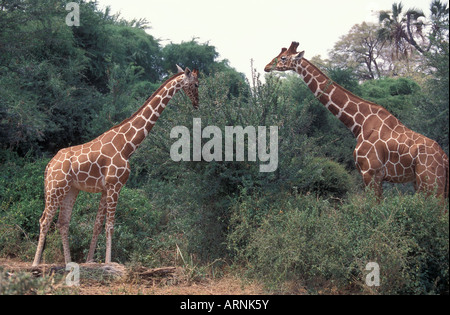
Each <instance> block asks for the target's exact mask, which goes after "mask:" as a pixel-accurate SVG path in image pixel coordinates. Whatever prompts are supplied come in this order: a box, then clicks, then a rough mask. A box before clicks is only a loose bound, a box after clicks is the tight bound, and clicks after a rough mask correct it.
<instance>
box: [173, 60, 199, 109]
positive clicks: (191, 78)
mask: <svg viewBox="0 0 450 315" xmlns="http://www.w3.org/2000/svg"><path fill="white" fill-rule="evenodd" d="M177 68H178V73H181V72H184V78H183V81H182V82H181V85H182V88H183V91H184V92H185V93H186V95H187V96H189V98H190V99H191V101H192V106H194V108H195V109H198V70H197V69H194V70H192V71H191V70H190V69H189V68H186V70H183V69H182V68H181V67H180V66H178V65H177Z"/></svg>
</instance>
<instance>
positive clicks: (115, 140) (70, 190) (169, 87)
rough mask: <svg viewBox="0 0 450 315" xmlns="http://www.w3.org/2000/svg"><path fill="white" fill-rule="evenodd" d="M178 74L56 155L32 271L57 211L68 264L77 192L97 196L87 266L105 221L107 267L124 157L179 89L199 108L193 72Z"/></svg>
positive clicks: (48, 176)
mask: <svg viewBox="0 0 450 315" xmlns="http://www.w3.org/2000/svg"><path fill="white" fill-rule="evenodd" d="M177 67H178V73H177V74H175V75H174V76H172V77H171V78H170V79H168V80H167V81H166V82H164V83H163V84H162V85H161V86H160V87H159V88H158V89H157V90H156V91H155V92H154V93H153V94H152V96H150V97H149V98H148V99H147V101H146V102H145V103H144V105H142V107H141V108H140V109H139V110H138V111H136V112H135V113H134V114H133V115H131V116H130V117H129V118H127V119H125V120H124V121H123V122H121V123H120V124H118V125H116V126H114V127H112V128H111V129H110V130H108V131H106V132H105V133H103V134H102V135H100V136H99V137H97V138H95V139H94V140H92V141H90V142H87V143H85V144H82V145H78V146H73V147H68V148H65V149H62V150H60V151H59V152H58V153H57V154H56V155H55V156H54V157H53V159H52V160H51V161H50V162H49V163H48V165H47V167H46V169H45V175H44V176H45V182H44V185H45V187H44V188H45V209H44V212H43V214H42V217H41V219H40V234H39V242H38V246H37V249H36V255H35V258H34V262H33V266H37V265H39V263H40V260H41V255H42V251H43V248H44V243H45V236H46V234H47V232H48V230H49V227H50V224H51V222H52V219H53V217H54V215H55V214H56V212H57V210H58V208H60V211H59V217H58V223H57V226H58V228H59V230H60V234H61V239H62V243H63V251H64V260H65V262H66V264H67V263H69V262H71V258H70V250H69V240H68V236H69V222H70V217H71V213H72V208H73V205H74V203H75V200H76V198H77V195H78V193H79V191H80V190H83V191H87V192H92V193H102V196H101V201H100V206H99V209H98V212H97V216H96V219H95V223H94V231H93V236H92V240H91V243H90V248H89V253H88V257H87V262H92V261H93V259H94V252H95V248H96V246H97V239H98V235H99V234H100V232H101V230H102V227H103V223H104V222H105V218H106V223H105V231H106V256H105V263H107V264H108V263H111V244H112V235H113V227H114V214H115V211H116V205H117V201H118V198H119V194H120V190H121V189H122V187H123V186H124V185H125V183H126V181H127V180H128V177H129V175H130V164H129V161H128V160H129V158H130V156H131V155H132V154H133V153H134V152H135V151H136V149H137V148H138V147H139V145H140V144H141V143H142V141H143V140H144V139H145V137H146V136H147V135H148V133H149V132H150V130H151V129H152V128H153V126H154V125H155V123H156V121H157V119H158V118H159V117H160V115H161V113H162V111H163V110H164V108H165V107H166V105H167V103H168V102H169V101H170V99H171V98H172V97H173V96H174V95H175V93H177V92H178V91H179V90H180V89H183V90H184V91H185V93H186V94H187V95H188V96H189V98H190V99H191V101H192V105H193V107H194V108H195V109H198V71H197V70H193V71H191V70H189V68H186V70H185V71H183V70H182V69H181V68H180V67H179V66H177Z"/></svg>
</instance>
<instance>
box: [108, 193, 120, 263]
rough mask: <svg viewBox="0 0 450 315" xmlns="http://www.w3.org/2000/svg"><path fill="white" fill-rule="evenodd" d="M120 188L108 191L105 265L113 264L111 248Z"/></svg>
mask: <svg viewBox="0 0 450 315" xmlns="http://www.w3.org/2000/svg"><path fill="white" fill-rule="evenodd" d="M121 188H122V186H121V185H120V187H116V188H111V189H108V191H107V197H106V223H105V232H106V254H105V264H110V263H111V247H112V236H113V233H114V217H115V214H116V206H117V201H118V200H119V193H120V189H121Z"/></svg>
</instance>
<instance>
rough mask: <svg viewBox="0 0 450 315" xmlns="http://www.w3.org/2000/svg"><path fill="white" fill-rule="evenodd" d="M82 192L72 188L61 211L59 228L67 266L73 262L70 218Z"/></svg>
mask: <svg viewBox="0 0 450 315" xmlns="http://www.w3.org/2000/svg"><path fill="white" fill-rule="evenodd" d="M79 192H80V191H79V190H78V189H77V188H75V187H72V188H71V189H70V190H69V192H68V193H67V194H66V196H65V197H64V199H63V201H62V203H61V209H60V211H59V218H58V228H59V232H60V234H61V239H62V243H63V251H64V261H65V263H66V265H67V264H68V263H70V262H71V258H70V247H69V225H70V217H71V216H72V209H73V205H74V204H75V201H76V199H77V196H78V193H79Z"/></svg>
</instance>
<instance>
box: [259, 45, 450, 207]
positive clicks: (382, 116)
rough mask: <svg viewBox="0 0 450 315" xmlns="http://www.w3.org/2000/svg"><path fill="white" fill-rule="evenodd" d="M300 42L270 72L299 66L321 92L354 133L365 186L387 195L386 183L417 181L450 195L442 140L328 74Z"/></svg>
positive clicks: (276, 60) (268, 68)
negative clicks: (405, 122) (300, 48)
mask: <svg viewBox="0 0 450 315" xmlns="http://www.w3.org/2000/svg"><path fill="white" fill-rule="evenodd" d="M298 45H299V43H298V42H292V44H291V46H290V47H289V49H286V48H283V49H282V50H281V53H280V54H279V55H278V56H277V57H275V58H274V59H273V60H272V61H271V62H270V63H269V64H267V66H266V67H265V68H264V70H265V71H266V72H270V71H272V70H277V71H288V70H293V71H296V72H297V73H298V74H299V75H300V77H301V78H302V80H303V81H304V82H305V83H306V85H307V86H308V87H309V89H310V90H311V91H312V92H313V93H314V95H315V97H316V98H317V99H318V100H319V101H320V102H321V103H322V104H323V105H325V107H326V108H327V109H328V110H329V111H330V112H331V113H332V114H334V115H335V116H336V117H337V118H338V119H339V120H340V121H341V122H342V123H344V125H345V126H347V128H348V129H349V130H350V131H351V132H352V133H353V135H354V136H355V138H356V142H357V143H356V148H355V150H354V152H353V157H354V160H355V165H356V168H357V169H358V171H359V172H360V174H361V175H362V178H363V182H364V184H365V186H366V187H367V186H369V187H372V188H373V189H374V190H375V194H376V196H377V197H378V198H379V199H380V198H381V197H382V194H383V191H382V182H383V181H387V182H391V183H407V182H414V188H415V190H416V191H426V192H427V193H431V192H432V191H433V190H435V192H436V194H437V196H442V197H443V198H444V199H446V198H447V197H448V186H449V174H448V172H449V161H448V157H447V155H446V154H445V152H444V151H443V150H442V148H441V147H440V146H439V144H437V142H435V141H433V140H431V139H429V138H427V137H425V136H423V135H421V134H419V133H417V132H414V131H412V130H410V129H409V128H407V127H406V126H405V125H403V124H402V123H401V122H400V121H399V120H398V119H397V118H395V117H394V116H393V115H392V114H391V113H389V112H388V111H387V110H386V109H385V108H383V107H382V106H380V105H377V104H375V103H372V102H369V101H366V100H363V99H362V98H360V97H358V96H356V95H354V94H352V93H351V92H349V91H347V90H346V89H344V88H343V87H341V86H339V85H338V84H336V83H335V82H333V81H332V80H331V79H330V78H328V77H327V76H326V75H325V74H324V73H323V72H322V71H320V70H319V69H318V68H317V67H316V66H314V65H313V64H312V63H311V62H309V61H308V60H306V59H305V58H303V56H304V53H305V52H304V51H302V52H297V47H298Z"/></svg>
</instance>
